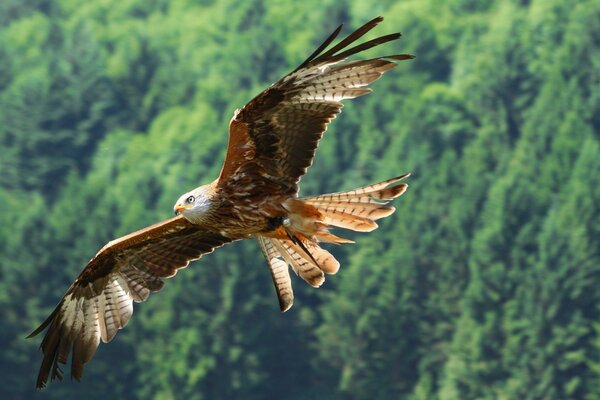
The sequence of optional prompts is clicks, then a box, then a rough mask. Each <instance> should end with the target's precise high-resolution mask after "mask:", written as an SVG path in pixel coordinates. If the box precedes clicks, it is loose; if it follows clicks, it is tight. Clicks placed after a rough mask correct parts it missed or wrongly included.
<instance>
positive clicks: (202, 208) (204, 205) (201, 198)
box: [173, 186, 210, 222]
mask: <svg viewBox="0 0 600 400" xmlns="http://www.w3.org/2000/svg"><path fill="white" fill-rule="evenodd" d="M209 208H210V197H209V196H208V195H207V187H206V186H200V187H198V188H196V189H194V190H191V191H189V192H187V193H185V194H183V195H181V197H179V199H178V200H177V202H176V203H175V206H174V207H173V211H175V215H179V214H183V216H184V217H186V218H187V219H188V220H190V221H192V222H193V221H194V220H198V219H201V217H202V215H204V214H205V213H206V211H207V210H208V209H209Z"/></svg>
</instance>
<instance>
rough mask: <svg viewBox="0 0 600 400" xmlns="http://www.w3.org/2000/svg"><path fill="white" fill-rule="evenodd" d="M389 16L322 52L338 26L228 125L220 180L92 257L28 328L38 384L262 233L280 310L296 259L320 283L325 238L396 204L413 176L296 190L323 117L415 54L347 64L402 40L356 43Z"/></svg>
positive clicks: (328, 264)
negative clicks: (137, 308) (158, 295)
mask: <svg viewBox="0 0 600 400" xmlns="http://www.w3.org/2000/svg"><path fill="white" fill-rule="evenodd" d="M382 20H383V18H381V17H378V18H375V19H373V20H372V21H370V22H368V23H367V24H365V25H364V26H362V27H360V28H359V29H357V30H356V31H355V32H353V33H351V34H350V35H348V36H347V37H346V38H344V39H342V40H341V41H339V43H337V44H336V45H334V46H332V47H331V48H329V49H327V48H328V47H329V46H330V45H331V43H332V42H333V41H334V39H335V38H336V37H337V35H338V34H339V32H340V30H341V28H342V26H341V25H340V26H339V27H338V28H337V29H336V30H335V31H334V32H333V33H332V34H331V35H330V36H329V37H328V38H327V40H325V42H324V43H323V44H322V45H321V46H319V47H318V48H317V49H316V50H315V51H314V52H313V53H312V54H311V55H310V56H309V57H308V58H307V59H306V61H304V62H303V63H302V64H300V65H299V66H298V67H297V68H296V69H294V70H293V71H292V72H291V73H289V74H288V75H286V76H284V77H283V78H281V79H280V80H279V81H277V82H276V83H274V84H273V85H271V86H270V87H268V88H267V89H266V90H264V91H263V92H262V93H260V94H259V95H258V96H256V97H255V98H254V99H252V100H251V101H250V102H249V103H248V104H246V105H245V106H244V107H243V108H242V109H239V110H236V111H235V113H234V115H233V118H232V119H231V122H230V124H229V145H228V147H227V153H226V156H225V162H224V164H223V167H222V170H221V173H220V175H219V177H218V178H217V179H216V180H215V181H213V182H212V183H209V184H207V185H204V186H200V187H198V188H196V189H193V190H192V191H190V192H188V193H185V194H184V195H182V196H181V197H180V198H179V200H177V202H176V204H175V207H174V211H175V213H176V216H175V217H174V218H171V219H168V220H166V221H163V222H159V223H157V224H155V225H152V226H149V227H147V228H144V229H141V230H139V231H137V232H134V233H131V234H129V235H127V236H123V237H121V238H119V239H116V240H113V241H111V242H109V243H108V244H107V245H106V246H104V247H103V248H102V249H100V251H99V252H98V253H97V254H96V255H95V256H94V257H93V258H92V259H91V260H90V261H89V263H88V264H87V266H86V267H85V268H84V269H83V271H82V272H81V273H80V274H79V276H78V277H77V278H76V279H75V281H74V282H73V284H72V285H71V287H70V288H69V289H68V290H67V292H66V294H65V295H64V297H63V298H62V299H61V300H60V303H59V304H58V306H57V307H56V308H55V309H54V311H53V312H52V314H50V316H49V317H48V318H47V319H46V320H45V321H44V322H43V323H42V324H41V325H40V326H39V327H38V328H37V329H36V330H35V331H34V332H32V333H31V335H30V336H29V337H33V336H36V335H38V334H39V333H41V332H42V331H43V330H44V329H46V328H47V331H46V334H45V336H44V338H43V340H42V343H41V346H40V348H41V350H42V352H43V360H42V365H41V367H40V370H39V375H38V378H37V383H36V386H37V387H38V388H42V387H44V386H45V385H46V383H47V381H48V378H49V377H50V378H51V379H52V380H54V379H59V380H62V376H63V373H62V371H61V368H60V365H59V364H66V363H67V359H68V357H69V355H71V377H72V378H74V379H76V380H80V379H81V377H82V374H83V367H84V364H85V363H87V362H88V361H90V359H91V358H92V357H93V355H94V353H95V352H96V349H97V348H98V346H99V344H100V341H102V342H105V343H106V342H109V341H111V340H112V339H113V337H114V336H115V334H116V333H117V331H118V330H119V329H121V328H123V327H124V326H125V325H126V324H127V322H128V321H129V319H130V318H131V315H132V313H133V302H141V301H144V300H146V299H147V298H148V295H149V294H150V293H151V292H155V291H157V290H160V289H161V288H162V287H163V284H164V280H165V279H166V278H171V277H173V276H174V275H175V274H176V273H177V271H178V270H179V269H181V268H184V267H186V266H187V265H188V264H189V263H190V261H193V260H197V259H199V258H200V257H202V256H203V255H205V254H208V253H211V252H212V251H214V250H215V249H217V248H219V247H221V246H223V245H225V244H228V243H231V242H234V241H236V240H240V239H249V238H256V239H257V240H258V243H259V245H260V248H261V250H262V252H263V254H264V256H265V258H266V260H267V264H268V266H269V269H270V272H271V276H272V279H273V283H274V285H275V291H276V293H277V297H278V299H279V306H280V309H281V311H287V310H288V309H289V308H290V307H291V306H292V303H293V300H294V295H293V291H292V283H291V279H290V274H289V267H291V268H292V270H293V271H294V272H295V273H296V274H297V275H299V276H300V277H301V278H302V279H304V280H305V281H306V282H307V283H308V284H310V285H311V286H314V287H319V286H320V285H321V284H322V283H323V281H324V280H325V274H335V273H336V272H337V271H338V269H339V267H340V264H339V262H338V261H337V260H336V259H335V258H334V256H333V255H332V254H331V253H329V252H328V251H327V250H325V249H323V248H321V246H320V243H351V242H352V241H351V240H348V239H344V238H341V237H338V236H336V235H334V234H333V233H332V232H331V228H332V227H340V228H344V229H349V230H353V231H360V232H369V231H372V230H373V229H375V228H377V224H376V222H375V221H376V220H378V219H380V218H383V217H387V216H389V215H390V214H392V213H393V212H394V211H395V208H394V207H393V206H391V205H389V204H388V202H389V200H392V199H395V198H396V197H398V196H400V195H401V194H402V193H404V191H405V190H406V188H407V185H406V184H405V183H401V182H400V181H401V180H402V179H403V178H405V177H407V176H408V174H405V175H402V176H398V177H396V178H392V179H388V180H385V181H383V182H379V183H375V184H372V185H368V186H364V187H361V188H358V189H354V190H350V191H346V192H338V193H330V194H323V195H319V196H311V197H298V185H299V181H300V178H301V177H302V176H303V175H304V174H305V173H306V171H307V169H308V167H309V166H310V165H311V164H312V160H313V157H314V154H315V151H316V149H317V145H318V143H319V140H320V139H321V137H322V136H323V134H324V132H325V130H326V129H327V125H328V124H329V122H331V121H332V120H333V119H334V118H335V117H336V116H337V114H339V113H340V111H341V108H342V104H341V103H340V101H341V100H344V99H352V98H355V97H358V96H362V95H365V94H367V93H370V92H371V89H369V88H368V87H367V86H368V85H369V84H370V83H372V82H374V81H376V80H377V79H379V78H380V77H381V75H382V74H384V73H385V72H387V71H389V70H391V69H392V68H394V67H396V65H397V64H396V62H397V61H401V60H407V59H411V58H414V56H412V55H409V54H396V55H389V56H382V57H377V58H372V59H368V60H352V61H348V57H350V56H353V55H355V54H357V53H359V52H362V51H364V50H367V49H370V48H372V47H375V46H378V45H380V44H383V43H386V42H390V41H393V40H396V39H398V38H399V37H400V34H399V33H393V34H389V35H385V36H381V37H378V38H376V39H372V40H369V41H365V42H363V43H361V44H357V45H356V44H354V43H355V41H357V40H358V39H359V38H361V37H362V36H363V35H365V34H366V33H367V32H369V31H370V30H371V29H373V28H374V27H375V26H376V25H377V24H378V23H379V22H381V21H382Z"/></svg>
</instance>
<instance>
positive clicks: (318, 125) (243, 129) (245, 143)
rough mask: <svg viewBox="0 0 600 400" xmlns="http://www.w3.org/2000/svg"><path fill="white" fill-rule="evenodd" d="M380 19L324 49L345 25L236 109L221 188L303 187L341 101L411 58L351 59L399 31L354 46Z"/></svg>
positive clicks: (363, 90) (283, 191)
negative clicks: (290, 69) (242, 106)
mask: <svg viewBox="0 0 600 400" xmlns="http://www.w3.org/2000/svg"><path fill="white" fill-rule="evenodd" d="M382 19H383V18H381V17H379V18H376V19H374V20H372V21H370V22H368V23H367V24H365V25H364V26H362V27H361V28H359V29H357V30H356V31H355V32H353V33H352V34H350V35H349V36H348V37H346V38H345V39H343V40H341V41H340V42H339V43H338V44H336V45H335V46H333V47H332V48H331V49H329V50H327V51H325V49H327V47H328V46H329V45H330V44H331V43H332V42H333V40H334V39H335V38H336V36H337V35H338V33H339V31H340V28H341V26H340V28H338V29H337V30H336V31H335V32H334V33H333V34H332V35H331V36H330V37H329V38H328V39H327V40H326V41H325V42H324V43H323V44H322V45H321V46H320V47H319V48H318V49H317V50H316V51H315V52H314V53H313V54H311V56H310V57H309V58H308V59H307V60H306V61H304V62H303V63H302V64H301V65H300V66H298V68H296V69H295V70H294V71H293V72H291V73H290V74H288V75H287V76H285V77H284V78H282V79H281V80H279V81H278V82H276V83H275V84H273V85H272V86H271V87H269V88H268V89H266V90H265V91H264V92H262V93H261V94H259V95H258V96H257V97H255V98H254V99H253V100H251V101H250V102H249V103H248V104H247V105H246V106H244V108H242V109H241V110H239V111H237V112H236V113H235V115H234V117H233V118H232V120H231V123H230V127H229V146H228V149H227V155H226V158H225V163H224V165H223V169H222V171H221V175H220V176H219V180H218V185H217V186H218V188H219V189H220V190H228V191H229V192H230V193H232V195H235V193H243V194H248V195H254V194H255V192H256V191H259V190H262V189H263V188H265V187H268V188H269V189H270V190H276V191H277V192H278V193H280V194H288V195H290V194H291V195H293V194H296V193H297V192H298V182H299V180H300V178H301V177H302V175H304V174H305V173H306V170H307V169H308V167H309V166H310V165H311V164H312V160H313V157H314V154H315V151H316V149H317V146H318V143H319V140H320V139H321V137H322V136H323V133H324V132H325V130H326V129H327V125H328V124H329V122H330V121H331V120H332V119H334V118H335V117H336V115H337V114H338V113H339V112H340V111H341V108H342V104H341V103H340V101H341V100H344V99H352V98H355V97H358V96H362V95H364V94H367V93H370V92H371V89H370V88H368V87H367V86H368V85H369V84H370V83H372V82H374V81H376V80H377V79H379V77H381V75H382V74H384V73H385V72H387V71H389V70H390V69H392V68H394V67H395V66H396V62H395V61H399V60H406V59H410V58H413V56H411V55H407V54H399V55H391V56H384V57H378V58H373V59H369V60H357V61H346V58H347V57H349V56H352V55H354V54H356V53H359V52H361V51H364V50H367V49H369V48H372V47H375V46H377V45H380V44H383V43H386V42H389V41H392V40H395V39H398V38H399V37H400V34H399V33H394V34H390V35H385V36H381V37H378V38H376V39H373V40H369V41H367V42H364V43H362V44H359V45H356V46H353V47H349V46H350V45H351V44H353V43H354V42H355V41H357V40H358V39H359V38H361V37H362V36H363V35H364V34H366V33H367V32H369V31H370V30H371V29H373V28H374V27H375V26H376V25H377V24H378V23H379V22H381V21H382Z"/></svg>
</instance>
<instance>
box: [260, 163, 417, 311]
mask: <svg viewBox="0 0 600 400" xmlns="http://www.w3.org/2000/svg"><path fill="white" fill-rule="evenodd" d="M408 175H409V174H405V175H402V176H398V177H396V178H392V179H388V180H385V181H383V182H379V183H375V184H372V185H367V186H363V187H361V188H358V189H354V190H350V191H347V192H338V193H330V194H323V195H319V196H312V197H304V198H300V199H290V200H289V201H288V202H287V203H285V205H284V206H285V207H286V209H287V211H288V212H289V220H288V225H285V226H280V227H279V228H278V229H277V230H275V231H273V232H271V233H269V235H268V236H259V237H258V240H259V243H260V245H261V249H262V251H263V254H264V255H265V258H266V259H267V262H268V263H269V268H270V269H271V276H272V278H273V283H274V284H275V290H276V292H277V296H278V298H279V306H280V309H281V311H287V310H288V309H289V308H290V307H291V306H292V303H293V300H294V294H293V291H292V284H291V280H290V275H289V271H288V266H290V267H292V269H293V270H294V272H295V273H296V275H299V276H300V277H301V278H302V279H304V280H305V281H306V282H308V284H309V285H311V286H313V287H319V286H321V285H322V284H323V282H324V281H325V274H335V273H337V272H338V270H339V269H340V263H339V262H338V261H337V260H336V259H335V257H334V256H333V255H332V254H331V253H330V252H328V251H327V250H325V249H322V248H321V247H320V246H319V242H326V243H352V241H351V240H348V239H343V238H340V237H338V236H336V235H334V234H332V233H331V232H329V228H331V227H333V226H335V227H340V228H344V229H350V230H353V231H358V232H370V231H372V230H374V229H376V228H377V227H378V225H377V223H376V222H375V221H376V220H378V219H381V218H385V217H387V216H389V215H391V214H393V213H394V211H395V210H396V209H395V208H394V207H393V206H391V205H388V204H387V202H388V201H389V200H393V199H395V198H396V197H398V196H400V195H402V194H403V193H404V192H405V191H406V188H407V187H408V185H406V184H405V183H399V184H396V183H397V182H398V181H400V180H402V179H404V178H406V177H407V176H408Z"/></svg>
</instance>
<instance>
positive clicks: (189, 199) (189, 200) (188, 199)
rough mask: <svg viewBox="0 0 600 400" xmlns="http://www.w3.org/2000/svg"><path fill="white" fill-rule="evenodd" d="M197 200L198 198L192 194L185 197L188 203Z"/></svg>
mask: <svg viewBox="0 0 600 400" xmlns="http://www.w3.org/2000/svg"><path fill="white" fill-rule="evenodd" d="M195 200H196V198H195V197H194V196H190V197H188V198H187V199H185V202H186V203H187V204H192V203H193V202H194V201H195Z"/></svg>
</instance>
